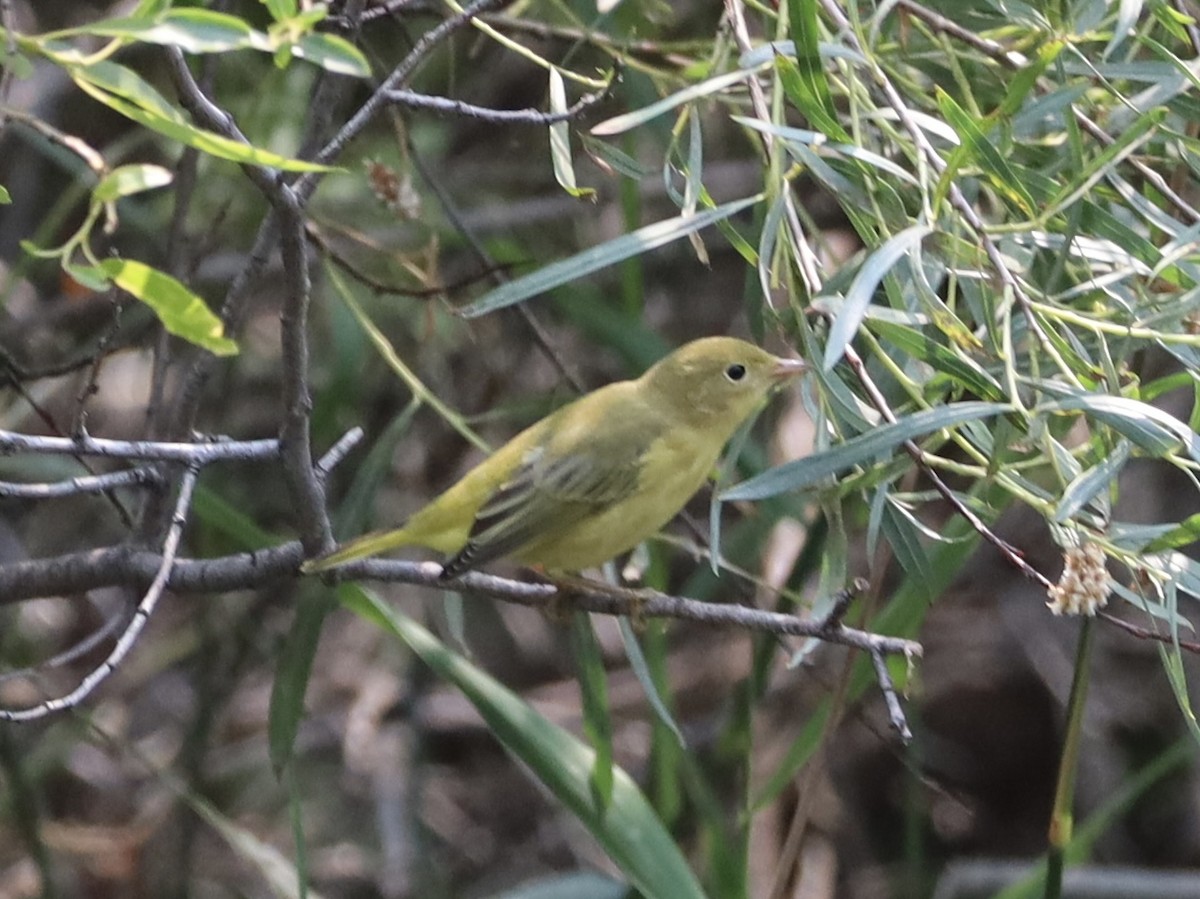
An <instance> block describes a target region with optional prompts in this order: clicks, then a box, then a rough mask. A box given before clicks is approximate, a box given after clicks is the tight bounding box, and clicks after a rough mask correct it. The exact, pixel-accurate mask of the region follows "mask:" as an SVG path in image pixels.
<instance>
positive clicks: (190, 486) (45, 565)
mask: <svg viewBox="0 0 1200 899" xmlns="http://www.w3.org/2000/svg"><path fill="white" fill-rule="evenodd" d="M4 433H5V434H9V433H10V432H4ZM362 433H363V432H362V429H361V428H354V429H352V430H350V431H349V432H347V433H346V434H345V435H344V436H343V437H342V438H341V439H340V440H338V441H337V443H335V444H334V445H333V447H332V448H331V449H330V450H329V451H328V452H327V453H326V454H325V456H324V457H323V458H322V459H321V460H320V461H319V462H318V463H317V464H316V465H315V466H314V467H313V477H314V478H322V479H323V478H324V477H325V475H326V473H327V472H328V471H329V469H330V468H332V467H333V466H334V465H336V464H337V463H338V462H339V461H340V460H341V459H343V458H345V456H346V454H347V453H348V452H349V451H350V449H351V447H353V446H354V444H356V443H357V442H358V441H359V440H360V439H361V438H362ZM12 436H17V437H23V436H25V435H12ZM32 439H34V440H59V441H62V440H64V439H65V438H32ZM81 440H89V441H92V443H93V444H95V440H94V439H93V438H80V439H78V440H70V439H65V442H67V443H69V444H72V445H75V444H78V443H80V442H81ZM231 443H232V444H235V445H236V446H237V448H238V449H239V450H240V451H241V452H242V453H243V455H241V456H238V455H233V456H228V455H227V456H225V457H224V458H247V456H246V455H245V452H246V447H252V448H254V449H255V450H256V451H257V452H259V454H260V455H263V453H261V450H262V449H263V448H264V447H266V448H269V449H270V451H271V452H270V453H267V454H266V455H273V456H276V457H282V456H283V454H284V452H285V447H284V446H283V444H282V443H281V441H278V440H268V441H247V442H243V443H241V444H237V443H236V442H235V441H228V442H226V443H209V444H206V443H197V444H177V443H165V444H164V443H159V444H154V443H151V442H149V441H147V442H141V443H136V444H135V443H130V442H126V441H101V445H102V447H103V448H104V449H105V450H107V453H106V454H108V455H112V454H113V450H114V446H113V445H114V444H124V446H123V447H122V448H123V449H124V450H125V451H126V452H127V453H129V452H137V453H140V454H141V455H137V456H134V457H135V458H147V456H146V455H144V454H145V453H147V452H150V453H153V452H155V451H157V452H158V453H160V454H161V453H162V452H163V450H164V448H166V449H167V450H169V452H170V455H171V457H173V460H174V461H179V459H178V454H179V450H180V448H181V447H185V448H190V449H191V450H192V453H191V455H190V456H186V457H185V458H184V459H183V461H184V462H185V465H186V468H185V470H184V473H183V476H182V478H181V479H180V482H179V494H178V496H177V498H176V501H175V509H174V512H173V514H172V515H171V522H170V526H169V527H168V529H167V534H166V537H165V538H164V540H163V547H162V554H161V555H160V556H158V557H157V561H156V562H155V563H154V565H153V573H152V577H151V579H150V584H149V586H148V587H147V588H146V592H145V594H144V595H143V596H142V599H141V600H140V601H139V602H138V604H137V607H136V608H135V609H134V611H133V615H132V617H131V618H130V619H129V621H128V622H127V623H126V625H125V627H124V629H123V630H122V631H121V634H120V636H119V637H118V638H117V641H116V643H115V644H114V645H113V648H112V650H111V651H110V652H109V654H108V656H107V657H106V658H105V659H104V661H103V662H101V663H100V664H99V665H98V666H96V667H95V668H94V669H92V671H91V672H89V673H88V674H87V676H86V677H84V679H83V680H82V681H80V683H79V685H78V686H77V687H75V689H73V690H71V691H70V692H69V693H67V694H66V695H65V696H60V697H55V698H52V699H47V700H45V701H44V702H41V703H39V704H38V705H35V706H33V707H31V708H28V709H19V710H17V709H3V708H0V721H32V720H34V719H37V718H43V717H45V716H46V715H50V714H52V713H54V712H56V711H61V710H62V709H68V708H73V707H75V706H77V705H79V703H81V702H83V700H85V699H87V697H88V696H90V695H91V694H92V692H93V691H95V689H96V688H97V687H98V686H100V684H101V683H103V682H104V681H105V680H107V679H108V677H109V676H110V675H111V674H112V673H113V672H114V671H115V670H116V669H117V666H118V665H120V664H121V662H122V661H123V660H124V659H125V657H126V656H127V655H128V654H129V652H130V651H131V650H132V649H133V646H134V644H135V643H136V642H137V638H138V637H139V636H140V635H141V632H142V629H143V628H145V626H146V623H147V622H148V621H149V620H150V616H151V615H152V614H153V613H154V609H155V607H156V606H157V605H158V601H159V599H161V598H162V595H163V593H164V592H165V591H166V590H167V588H168V587H169V586H170V585H171V580H172V575H173V574H174V571H175V568H176V565H177V561H178V560H177V555H178V552H179V544H180V542H181V540H182V539H183V529H184V527H185V526H186V524H187V520H188V515H189V513H190V512H191V506H192V495H193V492H194V491H195V487H196V481H197V480H198V479H199V477H200V471H201V469H202V468H203V467H204V466H205V465H206V464H208V463H211V462H214V461H217V459H218V458H221V457H214V456H212V455H211V454H205V453H204V450H205V449H207V448H211V447H218V446H219V447H224V448H226V449H228V448H229V444H231ZM91 449H92V450H95V449H96V446H94V445H93V446H92V447H91ZM63 451H71V450H63ZM74 451H75V452H79V450H78V448H75V449H74ZM125 458H130V456H129V455H126V457H125ZM149 458H162V456H161V455H159V456H157V457H156V456H154V455H151V456H149ZM142 471H143V470H142V469H134V470H133V471H132V472H123V473H118V474H126V475H129V474H139V473H140V472H142ZM82 480H85V479H81V478H72V479H69V480H68V481H65V482H63V484H65V485H66V486H67V487H77V486H78V484H79V482H80V481H82ZM90 480H91V481H97V480H101V479H100V478H92V479H90ZM110 485H111V478H110ZM37 486H39V487H50V488H53V487H56V486H58V485H37ZM79 555H82V556H83V557H84V559H85V560H86V561H85V568H86V567H95V566H96V565H97V563H98V562H99V554H98V553H83V554H79ZM62 561H63V560H62V558H61V557H60V558H59V559H49V560H42V561H39V562H27V563H16V564H15V565H9V566H0V580H3V575H4V574H5V573H8V572H15V573H17V574H18V575H20V574H21V573H22V572H24V573H26V574H27V575H28V574H32V573H33V572H36V571H37V570H38V568H39V567H40V568H42V569H43V571H52V570H54V569H57V568H59V566H60V565H62ZM69 567H70V566H66V565H62V568H63V569H64V570H65V569H67V568H69ZM293 570H294V568H293ZM123 574H124V577H123V578H122V579H121V580H120V581H118V582H117V583H121V584H123V585H125V586H128V585H129V584H130V582H131V581H134V580H138V579H139V578H138V577H137V572H136V571H135V570H133V569H130V568H128V567H126V570H125V571H124V572H123ZM131 575H132V577H131ZM25 580H26V582H27V585H31V584H33V583H35V582H36V578H34V577H27V578H26V579H25ZM84 589H87V588H84ZM47 592H50V591H47ZM53 592H80V591H78V590H65V591H53ZM3 595H4V596H5V598H6V599H8V598H9V595H8V594H3ZM29 595H30V596H32V595H44V594H42V593H40V591H39V593H35V594H29ZM14 598H15V597H14ZM106 629H107V626H106Z"/></svg>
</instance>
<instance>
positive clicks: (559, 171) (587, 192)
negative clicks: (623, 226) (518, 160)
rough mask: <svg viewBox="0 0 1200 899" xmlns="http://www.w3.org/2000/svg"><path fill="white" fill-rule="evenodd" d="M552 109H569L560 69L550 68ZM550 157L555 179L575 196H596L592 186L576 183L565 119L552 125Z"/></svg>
mask: <svg viewBox="0 0 1200 899" xmlns="http://www.w3.org/2000/svg"><path fill="white" fill-rule="evenodd" d="M550 111H551V112H552V113H564V112H566V111H567V93H566V88H565V87H564V86H563V79H562V75H560V74H559V73H558V69H554V68H552V69H550ZM550 159H551V161H552V162H553V163H554V179H555V180H556V181H558V183H559V185H560V186H561V187H562V189H563V190H565V191H566V192H567V193H569V194H570V195H571V196H573V197H577V198H578V197H595V195H596V192H595V191H594V190H592V189H591V188H590V187H582V188H581V187H579V186H578V185H577V184H576V183H575V164H574V163H573V162H572V161H571V126H570V123H569V122H568V121H567V120H566V119H563V120H562V121H561V122H555V123H554V124H553V125H551V126H550Z"/></svg>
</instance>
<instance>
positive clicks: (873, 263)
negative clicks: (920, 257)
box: [822, 225, 933, 371]
mask: <svg viewBox="0 0 1200 899" xmlns="http://www.w3.org/2000/svg"><path fill="white" fill-rule="evenodd" d="M931 233H933V229H932V228H930V227H929V226H928V225H913V226H912V227H909V228H905V229H904V230H903V231H901V232H900V233H899V234H896V235H895V236H893V237H891V238H889V239H888V240H887V241H885V242H884V244H883V245H882V246H881V247H880V248H879V249H878V250H876V251H875V252H873V253H872V254H871V255H870V256H868V257H867V261H866V262H864V263H863V264H862V268H860V269H859V270H858V273H857V274H856V275H855V276H854V281H853V282H851V284H850V288H849V290H847V291H846V299H845V302H844V303H843V305H842V308H841V309H840V310H839V311H838V314H837V317H836V318H834V320H833V324H832V325H831V326H830V328H829V337H828V339H827V340H826V342H825V358H824V359H823V360H822V367H823V368H824V369H825V371H829V370H830V369H831V368H833V367H834V366H835V365H837V363H838V361H839V360H840V359H841V358H842V355H843V354H844V353H845V352H846V347H847V346H849V344H850V341H851V340H853V339H854V335H855V334H856V333H857V332H858V326H859V325H860V324H862V320H863V316H865V315H866V314H867V307H868V306H869V305H870V304H871V299H872V298H873V297H874V296H875V288H876V287H878V286H879V282H880V281H882V280H883V278H884V276H885V275H886V274H887V273H888V272H890V271H891V270H892V267H893V266H894V265H895V264H896V263H897V262H899V261H900V259H902V258H903V257H904V255H905V254H906V253H908V252H909V250H911V249H912V248H913V247H914V246H916V245H917V244H919V243H920V242H921V241H922V240H924V239H925V237H926V236H927V235H929V234H931Z"/></svg>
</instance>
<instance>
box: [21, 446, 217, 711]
mask: <svg viewBox="0 0 1200 899" xmlns="http://www.w3.org/2000/svg"><path fill="white" fill-rule="evenodd" d="M199 476H200V466H199V465H198V464H196V463H194V462H193V463H191V464H189V465H188V468H187V470H186V471H185V472H184V475H183V478H182V479H180V482H179V498H178V499H177V500H176V502H175V512H174V514H173V515H172V516H171V526H170V528H168V530H167V536H166V539H165V540H164V541H163V548H162V556H161V557H160V561H159V565H158V570H157V571H156V572H155V574H154V580H152V581H151V582H150V587H149V588H148V589H147V590H146V593H145V595H144V596H143V597H142V600H141V602H139V603H138V605H137V608H136V609H134V612H133V617H132V618H130V619H129V624H128V625H126V627H125V630H124V631H123V632H122V633H121V636H120V637H119V638H118V639H117V642H116V645H114V646H113V648H112V652H110V653H109V654H108V657H107V658H105V660H104V661H103V662H101V663H100V664H99V665H97V666H96V667H95V668H94V669H92V671H91V673H89V674H88V675H87V677H85V678H84V679H83V680H82V681H81V682H80V683H79V686H78V687H76V688H75V689H74V690H72V691H71V692H70V693H68V694H66V695H65V696H60V697H57V698H54V699H47V700H46V701H44V702H41V703H39V704H38V705H36V706H33V707H32V708H28V709H19V710H17V709H0V721H32V720H34V719H37V718H44V717H45V716H46V715H49V714H52V713H53V712H57V711H61V710H62V709H69V708H74V707H75V706H77V705H79V703H81V702H83V700H85V699H87V697H88V696H90V695H91V694H92V692H93V691H94V690H95V689H96V688H97V687H98V686H100V684H101V683H103V682H104V681H105V680H106V679H107V678H108V676H109V675H111V674H112V673H113V672H114V671H115V670H116V669H117V666H118V665H119V664H121V661H122V660H123V659H124V658H125V656H127V655H128V654H129V651H130V650H131V649H133V644H134V643H136V642H137V638H138V636H139V635H140V634H141V632H142V629H143V628H144V627H145V626H146V622H147V621H149V620H150V616H151V615H152V614H153V613H154V608H155V606H157V605H158V600H159V598H160V597H161V596H162V594H163V591H164V590H165V589H166V587H167V583H168V581H169V580H170V577H171V569H172V568H174V566H175V554H176V552H177V551H178V550H179V541H180V539H181V538H182V536H183V527H184V525H185V524H186V523H187V517H188V512H189V511H190V510H191V504H192V492H193V491H194V490H195V487H196V480H197V478H199Z"/></svg>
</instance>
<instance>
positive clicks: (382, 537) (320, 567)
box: [300, 528, 413, 574]
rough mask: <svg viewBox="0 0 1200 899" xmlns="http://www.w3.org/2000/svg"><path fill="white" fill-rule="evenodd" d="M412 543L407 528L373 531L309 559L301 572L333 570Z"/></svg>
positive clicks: (301, 567)
mask: <svg viewBox="0 0 1200 899" xmlns="http://www.w3.org/2000/svg"><path fill="white" fill-rule="evenodd" d="M412 542H413V540H412V535H411V534H409V532H408V529H407V528H394V529H393V530H390V531H372V532H371V533H369V534H363V535H362V536H361V537H356V538H355V539H353V540H351V541H350V542H349V543H343V544H342V545H341V546H339V547H338V548H337V549H335V550H334V551H333V552H330V553H326V554H325V555H323V556H317V557H316V558H315V559H309V560H308V561H307V562H305V563H304V564H303V565H301V566H300V570H301V571H302V572H304V573H305V574H314V573H316V572H318V571H328V570H329V569H331V568H337V567H338V566H340V565H345V564H346V563H347V562H356V561H358V560H359V559H366V558H368V557H370V556H377V555H379V554H380V553H385V552H387V551H388V550H389V549H395V548H396V547H398V546H407V545H409V544H411V543H412Z"/></svg>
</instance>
